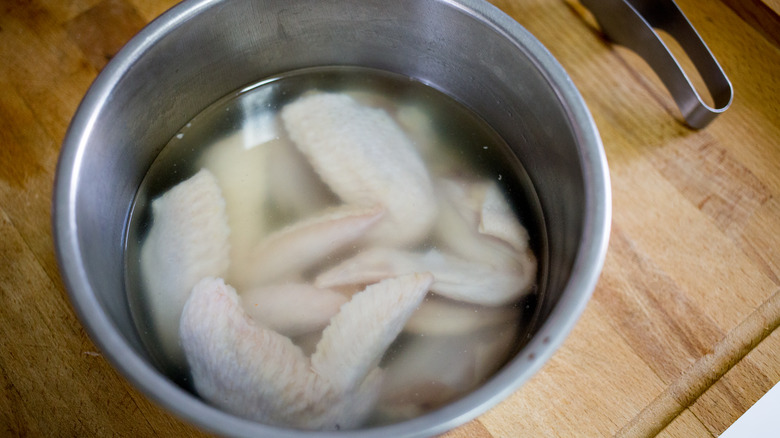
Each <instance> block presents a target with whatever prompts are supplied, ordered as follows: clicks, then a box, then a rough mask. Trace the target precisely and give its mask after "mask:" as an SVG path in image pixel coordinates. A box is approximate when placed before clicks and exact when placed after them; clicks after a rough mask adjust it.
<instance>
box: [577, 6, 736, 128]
mask: <svg viewBox="0 0 780 438" xmlns="http://www.w3.org/2000/svg"><path fill="white" fill-rule="evenodd" d="M580 2H581V3H582V4H583V5H584V6H585V7H587V8H588V9H590V11H591V13H593V16H594V17H595V18H596V21H597V22H598V23H599V25H600V26H601V29H602V31H603V32H604V34H606V35H607V37H609V38H610V39H611V40H612V41H614V42H615V43H617V44H620V45H623V46H625V47H627V48H629V49H631V50H633V51H634V52H636V53H637V54H639V56H641V57H642V58H644V59H645V61H647V63H648V64H649V65H650V67H651V68H652V69H653V70H654V71H655V73H656V74H657V75H658V76H659V77H660V78H661V81H662V82H663V83H664V85H665V86H666V88H667V89H668V90H669V92H670V93H671V95H672V98H673V99H674V101H675V102H676V103H677V106H678V107H679V108H680V112H681V113H682V115H683V118H684V119H685V122H686V123H687V124H688V125H689V126H690V127H691V128H694V129H701V128H704V127H705V126H707V124H709V123H710V122H711V121H712V120H713V119H714V118H715V117H716V116H717V115H718V114H720V113H722V112H723V111H725V110H726V109H727V108H728V107H729V105H731V100H732V98H733V96H734V92H733V89H732V86H731V82H729V79H728V78H727V77H726V74H725V73H724V72H723V69H721V67H720V65H719V64H718V61H717V60H715V57H714V56H713V55H712V53H711V52H710V50H709V48H707V45H706V44H705V43H704V41H702V39H701V37H700V36H699V34H698V32H696V29H694V28H693V26H692V25H691V23H690V22H689V21H688V19H687V18H686V17H685V14H683V12H682V11H681V10H680V8H679V7H677V4H676V3H675V2H674V0H580ZM654 28H657V29H661V30H664V31H666V32H667V33H669V34H670V35H671V36H672V37H674V38H675V39H676V40H677V42H678V43H679V44H680V46H681V47H682V48H683V50H685V53H686V54H687V55H688V56H689V57H690V59H691V61H692V62H693V64H694V66H695V67H696V69H697V70H698V72H699V74H700V75H701V77H702V79H703V80H704V83H705V84H706V86H707V89H708V90H709V92H710V95H711V96H712V99H713V102H714V107H711V106H709V105H708V104H707V103H705V102H704V100H702V98H701V96H700V95H699V93H698V92H697V91H696V88H695V87H694V86H693V84H692V83H691V81H690V79H689V78H688V76H687V75H686V74H685V72H684V71H683V69H682V67H681V66H680V63H679V62H677V59H676V58H675V57H674V55H673V54H672V52H671V51H670V50H669V48H668V47H667V46H666V44H665V43H664V42H663V40H662V39H661V38H660V37H659V36H658V34H657V33H656V32H655V30H654Z"/></svg>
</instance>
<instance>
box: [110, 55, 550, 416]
mask: <svg viewBox="0 0 780 438" xmlns="http://www.w3.org/2000/svg"><path fill="white" fill-rule="evenodd" d="M317 94H320V95H321V94H328V95H338V96H347V97H348V100H349V101H350V102H354V103H355V104H356V105H358V107H359V108H371V109H372V110H371V111H374V112H373V113H372V114H379V113H378V112H376V110H379V111H380V112H381V115H383V116H387V117H388V118H389V120H391V121H392V123H393V124H395V126H397V127H399V128H400V129H401V131H402V132H403V134H404V135H405V136H406V138H407V139H408V141H409V144H411V145H412V146H413V153H414V154H416V156H418V157H419V158H420V160H421V162H422V163H423V166H424V171H425V172H427V176H426V178H428V180H430V182H431V187H432V190H433V193H434V196H433V198H431V200H430V203H432V204H435V213H431V214H432V215H433V216H432V217H434V219H433V220H432V221H431V224H430V226H429V227H427V228H426V230H427V231H426V234H425V235H424V236H422V237H413V238H404V239H403V241H401V242H395V243H394V242H393V241H392V239H390V240H389V242H390V243H388V240H383V239H382V238H379V239H378V240H377V239H375V238H373V236H369V237H370V238H364V237H361V238H358V239H356V240H355V241H353V242H350V243H349V244H348V245H344V246H342V247H340V248H338V249H336V250H333V251H332V252H329V253H328V254H327V255H326V256H325V257H323V258H322V259H321V260H318V261H316V263H310V264H308V265H305V266H302V267H300V268H298V269H294V270H293V272H281V273H279V272H277V273H275V274H274V275H273V277H269V278H270V279H269V280H268V281H266V282H265V283H267V284H264V285H263V286H270V287H273V286H274V285H277V284H284V283H289V282H293V281H294V282H308V283H312V282H314V281H315V279H317V278H318V276H320V275H322V273H323V272H326V271H328V270H332V269H333V268H334V267H337V266H339V264H340V263H343V262H344V261H346V260H350V259H352V258H353V257H355V256H356V255H359V254H360V253H363V252H366V251H369V250H371V249H375V248H372V246H374V247H376V246H381V247H383V248H384V247H392V251H393V252H394V253H395V252H398V253H413V254H417V255H427V257H428V259H430V258H431V254H435V255H441V254H445V255H446V257H455V258H457V259H458V260H465V261H467V262H469V263H470V262H475V263H480V262H486V263H488V264H489V263H492V262H493V261H496V260H498V263H501V262H500V260H501V259H502V258H504V255H505V253H504V252H499V253H497V254H493V255H490V254H488V255H487V259H485V258H484V257H483V256H482V255H479V254H481V252H482V251H489V250H490V249H491V248H495V247H502V246H503V247H505V248H504V249H502V250H501V251H505V250H506V249H507V248H509V250H508V251H509V252H508V253H511V251H512V249H511V247H512V245H511V244H510V243H508V242H506V241H502V236H501V233H502V231H499V232H498V233H491V232H490V231H489V230H488V231H485V230H484V229H480V228H479V227H480V226H482V225H483V224H482V223H481V222H480V220H481V215H482V214H484V208H485V204H486V202H485V196H486V195H485V193H486V191H489V190H497V193H500V195H501V196H500V198H501V199H503V200H506V201H508V205H509V209H510V210H509V211H510V213H511V216H512V220H513V221H516V223H519V224H522V226H523V227H524V228H525V229H526V230H527V232H528V234H527V239H528V245H529V247H530V249H531V251H532V252H533V253H534V254H536V257H535V259H538V260H539V261H540V262H539V268H538V270H540V271H541V270H542V269H543V260H544V251H545V248H544V247H545V245H544V242H545V237H544V233H543V227H542V225H541V224H542V221H541V214H540V211H541V209H540V206H539V202H538V200H537V198H536V196H535V193H534V191H533V187H532V185H531V184H530V181H529V180H528V177H527V175H526V173H525V171H524V170H523V168H522V166H521V164H520V163H519V161H518V160H517V159H516V157H515V156H514V155H513V154H512V152H511V150H510V148H509V147H508V146H507V144H506V143H505V142H504V141H503V140H502V139H501V137H500V136H499V135H498V134H497V133H496V132H495V131H494V130H492V129H491V128H490V126H489V125H488V124H487V123H485V122H484V121H483V120H481V119H480V118H479V117H478V116H476V115H475V114H474V113H472V112H471V111H470V110H469V109H468V108H466V107H465V106H463V105H461V104H460V103H458V102H456V101H455V100H453V99H451V98H450V97H448V96H447V95H446V94H444V93H442V92H440V91H438V90H436V89H435V88H434V87H431V86H428V85H426V84H424V83H422V82H420V81H417V80H412V79H409V78H407V77H402V76H399V75H395V74H390V73H386V72H381V71H376V70H370V69H365V68H357V67H327V68H314V69H306V70H301V71H296V72H292V73H288V74H284V75H280V76H278V77H274V78H270V79H267V80H264V81H262V82H259V83H257V84H253V85H251V86H248V87H246V88H244V89H241V90H239V91H237V92H235V93H233V94H231V95H229V96H226V97H224V98H223V99H221V100H219V101H217V102H215V103H214V104H212V105H211V106H209V107H208V108H206V109H205V110H203V111H202V112H201V113H200V114H198V115H197V116H196V117H194V118H193V119H192V120H191V121H190V122H189V123H187V124H186V125H185V126H183V127H182V128H181V130H180V131H179V132H178V133H177V134H176V135H175V136H174V137H173V138H171V140H170V142H169V143H168V144H167V145H166V146H165V148H164V149H163V151H162V152H161V153H160V155H159V157H158V158H157V159H156V161H155V162H154V163H153V164H152V166H151V167H150V169H149V171H148V173H147V175H146V177H145V178H144V180H143V183H142V184H141V186H140V188H139V191H138V193H137V195H136V200H135V203H134V206H133V209H132V213H131V218H130V221H129V227H128V233H127V239H126V257H125V260H126V273H127V275H126V279H127V281H126V287H127V295H128V301H129V303H130V308H131V311H132V314H133V317H134V320H135V322H136V325H137V329H138V333H139V335H140V337H141V338H142V340H143V341H144V343H145V345H146V347H147V349H148V353H149V355H150V358H151V360H152V361H153V362H155V364H156V365H157V366H158V368H159V369H160V370H161V371H163V372H164V373H166V374H167V375H169V376H170V377H171V379H173V380H174V381H176V382H177V383H178V384H180V385H181V386H183V387H185V388H187V389H189V390H192V391H195V392H197V389H196V387H197V382H193V381H192V376H191V374H190V370H189V369H188V366H187V361H186V360H184V361H182V360H181V358H176V357H175V355H172V354H170V351H169V348H168V347H166V346H165V345H164V342H162V341H161V339H163V338H165V337H166V336H168V337H169V338H170V336H174V337H175V335H176V334H175V333H173V334H172V333H161V331H163V330H168V331H170V330H171V329H170V327H178V322H177V321H173V323H172V324H168V325H167V326H166V327H168V328H160V327H161V326H160V324H159V323H158V322H157V321H155V320H154V317H153V316H152V314H153V311H152V309H150V308H149V307H150V305H151V303H152V301H153V300H150V299H149V294H150V293H151V292H150V291H149V290H147V288H146V287H145V284H146V283H145V280H144V275H145V273H144V272H143V269H142V257H143V251H142V248H143V246H144V244H145V243H146V240H147V237H148V235H149V232H150V229H151V228H152V227H153V226H154V221H155V219H154V214H153V212H152V209H151V204H152V201H153V200H155V199H157V198H159V197H160V196H161V195H163V194H164V193H166V192H168V191H169V190H170V189H171V188H172V187H174V186H176V185H177V184H179V183H181V182H182V181H185V180H187V179H189V178H191V177H192V176H193V175H195V174H196V173H197V172H199V171H200V170H201V169H202V168H204V167H205V168H211V169H212V170H214V173H215V176H216V179H217V182H218V183H220V186H221V190H222V193H223V195H224V197H225V198H226V199H227V201H226V204H225V205H226V214H227V215H228V216H230V215H231V213H236V214H235V215H234V216H238V215H242V217H243V218H246V217H249V218H250V219H251V222H252V226H250V227H246V226H244V225H245V224H244V225H241V224H236V223H234V222H231V225H233V227H231V234H230V243H231V245H232V247H231V253H230V254H231V257H237V255H236V254H237V251H240V250H242V251H244V253H247V252H251V251H252V249H253V247H256V246H258V245H260V243H259V242H262V241H263V239H264V238H265V237H266V236H269V235H273V234H274V233H275V232H278V231H279V230H281V229H283V228H285V227H287V226H290V224H296V223H299V222H301V221H305V220H307V219H310V218H312V217H316V216H317V215H318V214H321V213H322V212H323V211H327V210H328V209H333V208H337V207H339V206H343V204H345V201H344V199H343V198H344V195H343V194H342V193H341V192H340V190H343V188H340V187H334V184H332V183H331V182H330V181H328V180H327V177H323V175H322V171H321V170H320V169H317V165H319V166H322V164H321V163H319V164H316V165H315V163H313V162H312V161H313V160H312V159H311V157H310V156H309V155H307V154H304V153H301V150H299V149H300V148H298V147H297V146H296V142H295V141H294V140H293V139H292V138H293V137H296V136H295V135H290V133H289V132H288V129H289V128H290V126H289V125H286V124H285V122H284V120H282V118H281V117H280V112H282V111H283V110H284V108H285V107H286V106H288V105H291V104H292V103H294V102H296V101H299V100H300V99H305V98H306V97H309V96H314V95H317ZM365 135H366V136H367V137H371V136H374V135H383V134H382V133H377V132H372V131H371V130H368V131H367V132H365ZM296 139H297V138H296ZM314 141H315V142H316V141H318V140H317V139H315V140H314ZM326 143H327V142H326ZM369 143H370V142H369ZM219 148H222V149H225V150H228V151H230V150H232V152H229V153H228V158H227V159H224V158H214V157H215V156H219V154H220V152H219V150H218V149H219ZM315 153H319V152H315ZM230 154H233V155H232V156H230ZM223 157H224V155H223ZM236 157H238V158H236ZM220 160H221V161H220ZM325 161H327V160H325ZM384 165H385V164H384V163H383V162H382V161H381V160H378V161H374V162H371V161H369V162H366V163H365V165H361V166H362V167H363V168H367V169H369V172H368V173H369V174H371V172H376V173H377V174H380V173H382V171H383V167H384ZM226 166H227V169H226ZM242 172H243V173H246V175H243V176H244V177H245V178H244V179H245V180H246V181H247V183H246V184H247V185H246V186H245V187H242V186H241V184H236V181H239V182H240V181H242ZM224 179H230V181H229V182H226V181H224ZM222 183H224V184H222ZM342 185H343V184H342ZM236 191H238V192H236ZM248 196H250V197H251V196H253V198H251V199H255V201H256V203H253V204H252V205H248V204H247V201H246V199H247V197H248ZM236 199H237V200H238V201H236ZM231 202H232V203H231ZM401 204H402V203H401ZM237 205H238V206H237ZM238 210H241V211H238ZM247 212H249V213H247ZM447 212H448V213H449V214H450V217H449V218H444V217H445V216H446V215H447ZM453 218H454V219H453ZM232 219H234V220H235V218H232ZM381 220H382V219H380V221H381ZM453 221H455V222H456V223H455V224H454V226H453V225H452V222H453ZM458 221H460V222H458ZM393 226H396V227H397V226H398V224H395V225H393V224H391V225H390V226H389V227H388V226H386V227H385V228H387V229H391V230H392V227H393ZM501 226H503V225H501ZM372 227H375V226H374V225H372ZM512 227H513V226H512V225H509V229H512ZM499 228H500V227H499ZM502 229H503V228H502ZM247 230H248V231H247ZM241 233H244V234H241ZM367 233H370V231H368V232H367ZM385 233H386V234H394V233H393V232H392V231H391V232H390V233H387V232H386V231H385ZM399 234H402V233H399ZM475 240H477V241H481V240H485V241H489V243H488V244H486V245H484V247H481V248H479V249H477V250H473V251H472V250H471V249H470V248H469V247H468V244H469V243H468V242H472V241H475ZM510 240H511V239H510ZM377 241H379V242H380V243H377ZM486 248H487V249H486ZM239 255H240V254H239ZM433 258H434V259H436V260H438V262H437V263H438V264H437V266H440V265H441V260H442V259H441V258H436V257H433ZM491 258H492V260H491ZM420 259H421V260H424V259H425V257H423V256H420ZM480 259H482V260H480ZM486 260H487V261H486ZM229 263H233V264H235V263H236V261H235V260H230V261H229ZM174 266H175V263H174ZM167 268H170V267H166V266H160V269H167ZM421 269H422V268H421ZM219 274H221V276H223V277H226V278H225V282H226V283H228V284H234V285H236V289H237V292H238V293H239V295H241V294H242V292H244V290H246V289H247V288H251V287H254V286H255V285H253V284H252V283H253V282H263V281H264V278H263V277H262V276H260V278H254V277H253V276H251V275H250V276H249V277H247V278H238V277H237V276H235V274H234V272H233V271H232V270H230V269H228V270H227V271H225V272H221V273H219ZM526 274H527V273H526ZM214 275H217V274H214ZM434 275H435V273H434ZM530 275H532V277H533V278H532V283H533V284H532V285H531V286H529V287H524V288H523V291H522V292H521V293H517V294H516V295H513V297H514V298H512V299H509V300H503V301H502V302H500V303H498V304H496V303H481V302H477V303H475V302H474V301H479V298H477V299H476V300H469V299H466V300H461V299H458V298H457V297H456V298H455V299H453V298H452V296H449V297H448V296H447V294H440V293H437V292H435V291H431V292H428V294H427V296H426V297H425V299H424V301H423V302H422V304H421V305H420V307H419V308H418V310H417V311H416V312H415V313H414V314H413V315H412V317H411V319H410V320H409V321H408V323H407V326H406V328H405V329H404V330H403V331H402V332H401V333H400V334H399V335H398V336H397V338H396V339H395V341H394V342H393V343H392V344H391V345H390V346H389V348H387V350H386V352H385V353H384V355H383V356H382V357H381V361H380V362H379V364H378V366H379V367H380V368H382V369H383V370H384V383H383V385H382V387H381V390H380V393H379V394H378V395H377V397H376V401H375V406H374V408H373V410H372V412H371V414H370V415H369V417H368V418H367V419H366V424H368V425H371V424H374V425H375V424H383V423H389V422H396V421H401V420H404V419H408V418H412V417H415V416H418V415H421V414H424V413H426V412H429V411H431V410H434V409H436V408H439V407H441V406H443V405H445V404H446V403H449V402H451V401H453V400H456V399H458V398H460V397H462V396H463V395H465V394H467V393H468V392H470V391H472V390H473V389H475V388H476V387H478V386H479V385H480V384H481V383H483V382H484V381H485V380H487V379H489V378H490V377H491V375H493V374H494V373H495V372H496V371H497V370H499V369H500V367H501V366H502V365H503V364H504V363H505V362H506V361H507V360H508V359H509V358H511V357H512V356H513V355H514V354H515V353H517V351H518V350H519V349H520V348H521V347H522V345H523V343H524V341H525V340H526V339H527V338H528V337H529V335H530V334H529V331H530V329H531V327H532V325H533V322H534V315H535V313H536V311H537V310H538V309H537V308H538V306H537V303H538V302H539V301H540V300H539V296H538V288H537V287H536V282H537V278H538V277H541V275H539V274H538V273H537V269H536V266H535V265H534V270H533V272H532V273H531V274H530ZM472 280H474V279H470V280H467V281H472ZM479 280H480V281H482V283H478V284H483V285H484V284H488V285H490V284H491V283H490V281H489V280H490V278H487V279H485V278H482V279H479ZM364 283H365V281H364V282H363V283H361V282H360V281H356V282H355V284H349V285H344V284H341V285H337V286H334V287H332V288H331V289H333V290H335V291H337V292H338V293H341V294H343V295H344V297H345V298H344V299H345V300H348V299H350V296H351V294H354V293H355V292H356V291H359V290H361V289H362V287H363V286H365V284H364ZM488 287H489V286H488ZM497 287H498V286H497ZM242 289H243V290H242ZM490 292H491V291H488V290H485V291H484V294H489V293H490ZM480 294H482V292H480ZM464 301H465V302H464ZM504 301H506V302H504ZM261 305H262V303H261ZM179 311H180V309H179ZM173 314H176V315H178V313H177V312H176V311H174V312H173ZM259 323H260V324H263V321H259ZM321 331H322V328H318V329H316V330H312V331H311V332H308V333H299V332H295V333H293V334H291V335H290V337H291V339H292V341H293V342H294V343H295V344H296V345H298V346H299V347H300V348H301V349H302V350H303V351H304V353H305V354H311V353H312V351H313V350H314V349H315V345H316V343H317V341H318V340H319V336H320V334H321ZM207 401H209V400H207Z"/></svg>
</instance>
